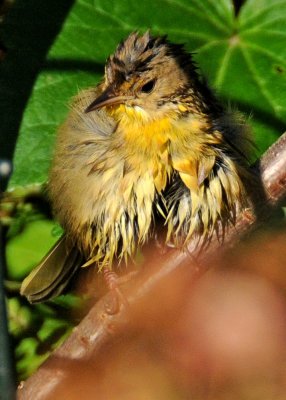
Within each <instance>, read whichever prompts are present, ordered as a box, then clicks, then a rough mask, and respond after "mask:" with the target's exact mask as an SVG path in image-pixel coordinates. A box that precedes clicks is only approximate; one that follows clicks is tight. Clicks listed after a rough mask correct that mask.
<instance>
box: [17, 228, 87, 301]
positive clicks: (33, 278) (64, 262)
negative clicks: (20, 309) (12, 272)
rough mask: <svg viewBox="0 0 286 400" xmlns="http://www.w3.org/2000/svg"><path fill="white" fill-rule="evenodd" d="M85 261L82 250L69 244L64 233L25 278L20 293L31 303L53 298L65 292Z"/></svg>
mask: <svg viewBox="0 0 286 400" xmlns="http://www.w3.org/2000/svg"><path fill="white" fill-rule="evenodd" d="M83 263H84V260H83V257H82V255H81V254H80V252H79V251H78V250H77V249H76V248H75V247H71V246H70V245H69V243H68V241H67V238H66V236H65V235H64V236H62V237H61V238H60V239H59V240H58V242H57V243H56V244H55V245H54V247H53V248H52V249H51V250H50V252H49V253H48V254H47V255H46V256H45V257H44V259H43V260H42V261H41V262H40V264H39V265H38V266H37V267H36V268H35V269H34V270H33V271H32V272H31V273H30V274H29V275H28V276H27V277H26V278H25V279H24V281H23V282H22V285H21V290H20V293H21V295H22V296H25V297H26V298H27V299H28V301H29V302H30V303H40V302H42V301H47V300H51V299H52V298H54V297H56V296H59V295H60V294H62V293H63V291H64V290H65V288H66V287H67V285H68V284H69V282H70V281H71V279H72V277H73V276H74V274H75V273H76V272H77V270H78V269H79V267H80V266H81V265H82V264H83Z"/></svg>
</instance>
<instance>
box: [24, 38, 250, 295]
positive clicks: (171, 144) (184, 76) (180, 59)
mask: <svg viewBox="0 0 286 400" xmlns="http://www.w3.org/2000/svg"><path fill="white" fill-rule="evenodd" d="M248 147H249V139H248V130H247V128H246V126H245V124H244V122H243V120H242V119H241V118H240V117H235V116H233V115H231V113H228V112H226V110H225V109H224V108H223V107H222V106H221V105H220V104H219V103H218V101H217V100H216V98H215V96H214V95H213V93H212V92H211V91H210V89H209V88H208V87H207V85H206V84H205V83H204V81H203V80H202V79H201V78H200V76H199V75H198V73H197V71H196V68H195V66H194V63H193V61H192V57H191V55H190V54H188V53H187V52H186V51H185V50H184V48H183V47H182V46H181V45H176V44H171V43H170V42H169V41H168V40H167V39H166V37H157V38H155V37H152V36H151V35H150V34H149V33H148V32H147V33H145V34H144V35H143V36H140V35H139V34H137V33H133V34H131V35H130V36H129V37H128V38H127V39H126V40H125V41H124V42H122V43H121V44H119V46H118V47H117V49H116V51H115V54H114V55H113V56H111V57H110V58H109V59H108V61H107V64H106V69H105V78H104V81H103V82H102V83H101V84H99V85H98V86H97V87H96V88H91V89H88V90H85V91H83V92H81V93H79V95H78V96H77V97H76V98H75V99H74V101H73V103H72V105H71V111H70V113H69V116H68V117H67V120H66V121H65V123H64V124H63V126H62V127H61V128H60V130H59V133H58V138H57V143H56V146H55V155H54V159H53V163H52V168H51V172H50V177H49V195H50V199H51V203H52V207H53V210H54V213H55V216H56V218H57V219H58V220H59V222H60V223H61V224H62V226H63V227H64V229H65V231H66V239H65V240H66V241H67V243H69V246H68V247H70V248H73V249H74V248H77V249H78V250H79V251H80V253H81V254H82V255H83V256H84V258H85V261H86V263H85V265H91V264H95V266H96V267H97V268H99V269H101V268H102V267H103V266H104V267H105V266H107V267H110V268H111V267H112V265H113V264H114V263H118V262H120V261H121V260H122V259H128V258H129V257H132V256H133V255H134V253H135V251H136V249H137V248H138V246H141V245H142V244H143V243H145V242H146V241H147V240H148V239H150V237H151V236H152V233H153V232H154V230H156V226H155V225H156V224H155V221H156V215H160V216H161V218H163V219H164V220H165V225H166V241H172V242H173V243H174V244H175V245H176V246H184V244H186V243H187V241H188V239H189V238H190V237H191V236H193V235H197V236H198V237H204V238H206V237H208V236H210V235H212V233H213V231H214V230H215V229H216V227H217V224H218V223H221V224H223V225H225V224H227V223H228V222H227V221H229V220H234V218H235V213H236V212H237V210H238V209H239V208H240V207H243V206H245V201H246V193H245V188H244V181H245V180H247V179H248V159H247V157H248V150H247V148H248ZM67 254H69V253H67ZM42 268H43V265H42ZM50 268H55V269H56V268H57V266H56V265H54V266H52V267H50ZM39 276H40V272H39ZM29 286H30V282H28V281H27V280H26V284H25V283H24V286H23V290H22V292H23V294H24V295H26V296H28V298H29V299H30V301H39V300H41V298H38V297H37V294H36V293H35V291H34V292H33V293H32V292H30V291H29ZM56 294H58V293H57V292H56ZM54 295H55V291H52V292H51V296H54ZM33 296H34V297H33Z"/></svg>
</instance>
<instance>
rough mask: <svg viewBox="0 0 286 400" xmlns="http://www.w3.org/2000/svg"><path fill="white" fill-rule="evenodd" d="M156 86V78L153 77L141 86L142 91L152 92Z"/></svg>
mask: <svg viewBox="0 0 286 400" xmlns="http://www.w3.org/2000/svg"><path fill="white" fill-rule="evenodd" d="M154 86H155V79H152V80H151V81H148V82H146V83H145V84H144V85H143V86H142V87H141V92H142V93H150V92H152V90H153V89H154Z"/></svg>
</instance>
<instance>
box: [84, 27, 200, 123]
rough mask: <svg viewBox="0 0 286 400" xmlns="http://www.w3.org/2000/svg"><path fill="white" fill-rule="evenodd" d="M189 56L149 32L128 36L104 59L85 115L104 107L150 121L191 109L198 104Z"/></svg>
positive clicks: (162, 38) (195, 75) (182, 50)
mask: <svg viewBox="0 0 286 400" xmlns="http://www.w3.org/2000/svg"><path fill="white" fill-rule="evenodd" d="M199 85H200V81H199V77H198V75H197V72H196V68H195V65H194V63H193V61H192V57H191V55H190V54H189V53H187V52H186V51H185V49H184V47H183V46H182V45H180V44H172V43H170V42H169V41H168V40H167V38H166V36H162V37H153V36H151V35H150V33H149V32H146V33H145V34H144V35H142V36H140V35H139V34H138V33H136V32H135V33H132V34H131V35H129V37H128V38H127V39H126V40H125V41H123V42H122V43H120V44H119V45H118V47H117V49H116V51H115V53H114V55H112V56H111V57H109V59H108V60H107V63H106V67H105V80H104V83H103V85H102V93H101V94H100V95H99V96H98V97H97V98H96V99H95V100H94V101H92V103H91V104H90V105H89V106H88V107H87V109H86V110H85V111H86V112H90V111H94V110H97V109H100V108H102V107H108V108H110V110H112V111H113V112H114V110H115V112H116V113H117V115H119V117H120V113H124V114H125V115H126V114H127V115H129V116H130V117H131V118H136V119H142V120H145V119H147V120H152V119H157V118H161V117H165V116H167V115H171V114H176V113H177V114H179V113H184V112H186V111H187V109H188V106H190V107H192V108H193V109H195V108H196V107H198V106H199V104H200V103H201V102H202V100H201V99H200V96H198V94H197V88H198V86H199Z"/></svg>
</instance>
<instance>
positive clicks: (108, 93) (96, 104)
mask: <svg viewBox="0 0 286 400" xmlns="http://www.w3.org/2000/svg"><path fill="white" fill-rule="evenodd" d="M128 99H130V96H117V95H116V94H115V93H114V91H113V89H112V88H110V87H108V88H107V89H105V90H104V92H102V93H101V94H100V95H99V96H98V97H97V98H96V99H95V100H93V102H92V103H91V104H90V105H89V106H88V107H87V108H86V109H85V111H84V112H85V113H89V112H90V111H94V110H98V109H99V108H102V107H106V106H113V105H115V104H121V103H124V102H125V101H126V100H128Z"/></svg>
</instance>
